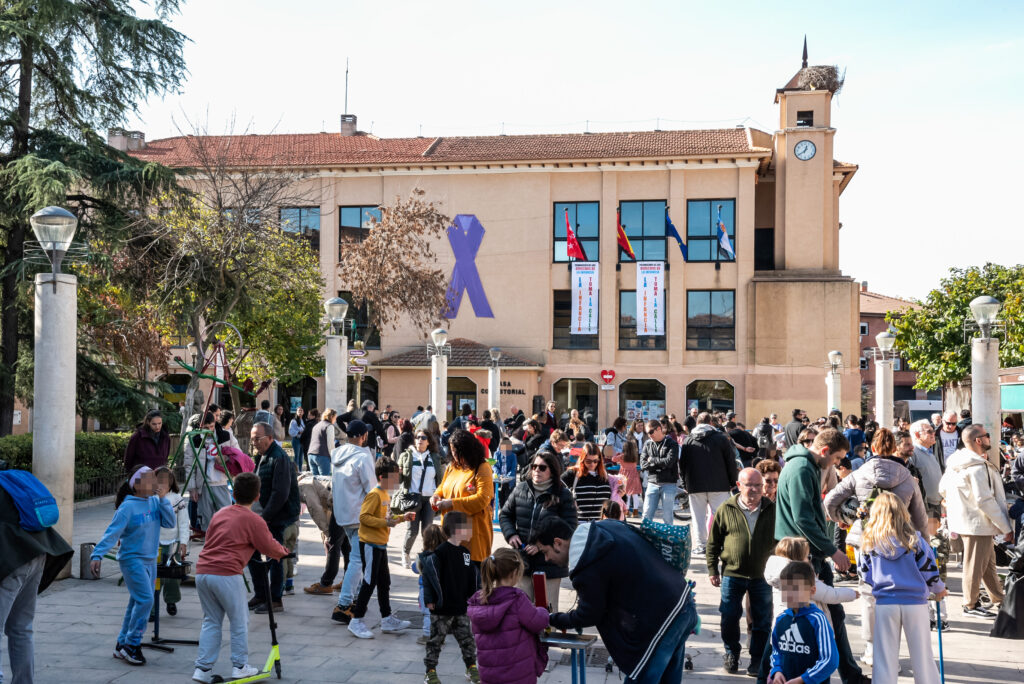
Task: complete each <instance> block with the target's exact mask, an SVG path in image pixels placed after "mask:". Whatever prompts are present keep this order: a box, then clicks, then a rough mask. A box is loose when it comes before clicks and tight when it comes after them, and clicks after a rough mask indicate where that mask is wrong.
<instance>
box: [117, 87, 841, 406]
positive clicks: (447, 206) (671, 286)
mask: <svg viewBox="0 0 1024 684" xmlns="http://www.w3.org/2000/svg"><path fill="white" fill-rule="evenodd" d="M799 75H800V74H799V73H798V74H797V76H794V78H793V79H792V80H791V81H790V82H789V83H788V84H787V85H786V86H785V87H783V88H780V89H779V90H778V91H777V93H776V102H777V104H778V109H779V126H778V129H777V130H776V131H774V132H771V133H769V132H765V131H760V130H756V129H751V128H741V127H738V128H733V129H717V130H691V131H637V132H631V133H628V132H627V133H595V134H574V135H531V136H493V137H444V138H404V139H381V138H376V137H374V136H371V135H366V134H363V133H358V132H356V130H355V121H354V117H351V116H348V117H343V118H344V119H345V120H344V121H343V126H342V132H340V133H333V134H331V133H320V134H310V135H269V136H246V137H245V139H244V143H245V144H244V147H245V148H246V156H245V157H244V160H245V161H244V163H246V164H262V165H264V166H265V167H267V168H282V169H285V168H286V169H302V170H303V171H304V172H305V173H306V175H307V178H306V179H305V180H303V181H302V182H303V183H304V184H306V186H307V189H308V190H309V192H310V194H311V196H315V197H316V198H317V200H318V201H314V202H311V203H310V204H309V205H308V206H301V207H282V208H281V210H280V211H281V220H282V225H283V226H284V227H285V229H286V230H293V231H295V232H297V233H300V234H302V235H304V236H305V237H306V238H308V239H309V240H310V242H311V244H313V245H314V247H315V248H317V249H319V252H320V261H321V267H322V269H323V273H324V277H325V280H326V282H327V292H325V296H334V295H335V294H340V295H341V296H343V297H347V298H351V293H350V292H349V291H348V289H347V283H346V279H345V274H344V273H342V272H341V270H340V268H339V258H340V256H339V249H341V248H342V247H341V244H342V242H341V241H342V238H343V236H350V237H356V238H358V236H359V235H360V234H361V231H365V230H367V228H366V225H367V218H368V217H369V216H374V215H377V216H379V211H380V209H379V207H381V206H384V207H386V206H387V205H388V204H389V203H391V202H393V201H394V200H395V198H404V197H408V196H409V195H410V193H411V192H412V191H413V190H414V189H416V188H418V189H421V190H424V191H425V192H426V195H425V198H426V199H427V200H429V201H433V202H436V203H437V204H439V205H440V207H441V209H442V211H444V212H445V213H447V214H448V215H450V216H452V217H453V218H454V227H453V229H452V230H451V231H449V235H448V236H447V238H446V239H442V241H441V243H440V244H437V245H434V251H435V252H436V253H437V254H438V255H439V267H440V268H442V269H444V270H445V271H446V272H452V271H453V270H456V271H457V272H458V277H457V278H456V280H455V284H456V285H458V286H459V287H456V291H461V290H463V289H465V294H464V295H463V296H461V303H460V305H459V306H458V308H457V311H456V312H455V313H454V315H453V316H451V318H450V320H449V322H448V324H447V328H448V330H449V333H450V337H451V338H452V344H453V357H452V361H451V364H450V367H449V374H448V375H449V379H448V403H449V405H450V409H451V410H453V411H454V410H458V407H459V406H461V405H462V404H465V403H469V404H471V405H472V406H473V407H474V409H477V410H479V409H480V408H482V407H485V406H486V405H487V399H488V397H487V395H486V390H487V366H488V363H489V362H488V360H487V357H486V356H485V355H483V354H482V352H481V350H486V349H488V348H490V347H495V346H496V347H500V348H501V349H502V350H503V356H502V360H501V361H500V362H499V363H500V365H501V367H502V382H501V400H500V406H501V408H502V410H503V412H507V411H508V410H509V408H510V407H511V406H512V405H516V406H518V407H520V408H523V409H524V410H526V411H527V412H528V413H529V412H530V411H531V410H533V408H534V407H535V406H536V405H537V404H538V403H539V402H542V401H546V400H548V399H554V400H555V401H557V402H558V403H559V405H560V408H561V410H563V411H564V410H566V409H568V408H579V409H581V410H584V409H588V408H589V409H590V412H591V413H593V414H594V419H595V420H596V421H597V422H598V423H600V424H601V425H606V424H608V423H610V422H611V420H612V419H614V417H615V416H618V415H638V416H644V417H647V416H653V417H659V416H660V415H661V413H664V412H675V413H677V414H682V413H683V412H684V411H685V410H686V408H687V407H688V406H690V405H697V406H699V407H700V408H702V409H703V408H731V409H735V410H736V411H737V412H739V414H740V415H741V417H742V418H744V419H746V420H747V422H748V423H753V422H754V421H756V420H758V419H760V418H761V417H762V416H763V415H767V414H769V413H771V412H773V411H774V412H779V413H780V414H781V413H783V412H788V411H789V410H790V409H792V408H794V407H800V408H803V409H805V410H807V411H808V412H810V413H812V414H823V413H824V412H825V411H826V408H827V407H826V393H825V375H826V371H825V364H826V359H827V354H828V352H829V351H830V350H833V349H835V350H839V351H841V352H842V353H843V356H844V359H850V360H851V362H848V363H845V364H844V368H843V370H842V379H843V389H842V407H841V408H842V409H843V411H844V412H856V411H858V410H859V406H860V374H859V373H860V371H859V369H858V368H857V365H856V364H855V363H853V362H852V360H854V359H856V358H857V357H858V356H859V355H860V351H859V347H858V344H857V342H858V337H857V334H858V323H859V321H860V315H859V302H858V286H857V284H856V283H855V282H854V281H853V280H852V279H851V278H850V277H847V276H845V275H843V274H842V273H841V272H840V270H839V228H840V223H839V199H840V195H841V194H842V192H843V190H844V188H845V187H846V185H847V184H848V183H849V182H850V180H851V178H852V177H853V175H854V173H855V172H856V170H857V167H856V165H853V164H845V163H842V162H838V161H836V160H835V159H834V158H833V153H832V149H833V138H834V136H835V134H836V130H835V129H834V128H832V126H831V121H830V117H831V104H832V94H831V93H830V92H829V91H828V90H811V89H804V88H801V87H800V86H799V85H798V83H799V81H800V79H799ZM239 138H241V137H239ZM226 142H230V143H232V144H234V145H235V147H237V148H241V147H243V145H242V144H238V143H240V142H242V141H232V140H230V139H227V138H224V137H210V138H208V139H202V140H199V141H198V144H206V145H224V144H225V143H226ZM192 144H196V141H195V139H187V138H168V139H164V140H157V141H153V142H150V143H148V144H145V145H143V146H142V147H141V148H139V149H136V150H134V151H132V154H135V155H137V156H139V157H142V158H144V159H148V160H152V161H156V162H160V163H164V164H166V165H168V166H172V167H187V166H188V165H189V161H190V159H189V151H188V150H189V145H192ZM239 159H240V160H241V159H243V158H242V157H239ZM260 160H262V161H260ZM239 163H242V162H241V161H240V162H239ZM666 215H668V216H669V217H670V218H671V221H672V223H673V224H674V225H675V227H676V229H677V230H678V232H679V234H680V236H681V238H682V240H683V241H684V242H685V243H686V246H687V250H688V259H687V260H685V261H684V259H683V256H682V254H681V251H680V248H679V246H678V245H677V243H676V240H675V239H674V238H672V237H671V236H670V234H669V233H667V232H666ZM567 217H568V218H567ZM567 220H568V221H569V222H570V224H571V225H572V226H573V230H574V232H575V233H576V235H577V236H578V240H579V243H580V246H581V248H582V249H583V251H584V252H585V253H586V256H587V259H588V260H590V261H593V262H596V263H597V275H596V279H595V285H596V288H597V292H596V300H597V301H596V303H595V304H594V311H593V314H594V315H596V318H597V325H596V334H592V335H579V334H572V331H570V329H569V325H570V320H571V317H572V306H573V305H572V303H571V302H570V296H571V292H572V283H571V282H570V280H571V277H570V274H571V263H570V259H569V257H568V256H567V236H566V221H567ZM620 221H621V224H622V227H623V230H624V232H625V233H626V235H627V236H628V237H629V240H630V243H631V246H632V248H633V250H634V253H635V256H636V259H632V258H630V257H629V256H628V255H627V254H626V253H625V252H624V251H623V250H622V249H621V248H620V246H619V243H618V240H617V228H618V223H619V222H620ZM719 223H721V228H722V229H723V230H724V232H725V233H726V234H727V235H728V237H729V243H730V246H731V248H732V250H733V253H734V255H735V256H734V257H733V256H732V255H731V254H730V253H729V252H728V251H727V250H725V249H722V248H721V246H720V245H721V242H720V240H719ZM395 258H396V259H401V258H402V252H401V250H400V249H398V248H396V252H395ZM639 261H644V262H660V263H661V264H663V267H659V268H660V269H661V270H660V274H661V277H662V279H663V283H662V284H660V285H659V286H658V287H659V288H660V290H659V291H660V294H661V307H662V312H661V315H663V316H664V324H663V327H662V328H661V329H660V331H659V334H637V316H638V309H637V304H638V302H637V299H638V298H637V294H636V291H637V288H638V278H637V268H638V266H637V262H639ZM641 281H642V277H641ZM642 287H643V286H642V285H641V288H642ZM641 308H643V307H642V306H641ZM349 315H350V317H352V318H353V320H354V323H355V331H354V332H355V335H356V336H358V338H359V339H360V340H361V341H362V342H363V343H364V345H365V347H366V348H367V349H368V356H367V358H368V360H369V362H370V363H369V367H368V368H369V370H368V372H367V373H366V375H365V376H364V377H363V378H362V379H361V385H362V391H363V394H364V396H371V397H374V398H377V399H378V402H379V403H383V404H391V405H393V406H394V407H395V408H397V409H401V410H402V411H403V412H404V415H409V412H410V411H411V409H413V408H414V407H415V406H417V405H426V404H427V403H429V399H428V394H429V382H430V365H429V358H428V356H427V351H426V344H427V342H428V334H429V331H427V330H417V329H412V328H411V327H399V328H398V329H397V330H383V331H377V330H373V329H372V327H370V326H369V325H368V321H367V312H366V311H365V310H364V311H356V310H354V309H351V308H350V314H349ZM346 330H347V331H350V334H351V332H352V327H351V326H347V327H346ZM350 346H351V345H350ZM602 374H603V375H604V377H602ZM612 374H614V378H611V376H612ZM609 378H611V379H610V380H609ZM350 387H352V385H351V383H350ZM353 389H354V388H353ZM351 395H352V390H351V389H350V393H349V396H351ZM278 396H279V398H280V399H289V400H291V398H292V397H296V396H298V397H299V401H301V402H302V403H303V404H304V405H306V406H307V407H308V406H310V405H311V404H312V405H317V406H320V407H322V402H323V396H324V392H323V380H322V378H320V379H316V382H315V384H314V382H313V380H310V381H309V382H308V383H306V384H305V385H303V386H300V387H297V388H278ZM282 403H285V402H284V401H282ZM338 408H340V407H338ZM436 408H437V407H435V409H436Z"/></svg>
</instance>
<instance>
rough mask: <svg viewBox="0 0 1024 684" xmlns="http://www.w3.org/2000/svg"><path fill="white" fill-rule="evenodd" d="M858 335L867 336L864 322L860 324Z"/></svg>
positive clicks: (866, 327)
mask: <svg viewBox="0 0 1024 684" xmlns="http://www.w3.org/2000/svg"><path fill="white" fill-rule="evenodd" d="M860 334H861V335H867V334H868V324H867V323H865V322H864V321H861V322H860Z"/></svg>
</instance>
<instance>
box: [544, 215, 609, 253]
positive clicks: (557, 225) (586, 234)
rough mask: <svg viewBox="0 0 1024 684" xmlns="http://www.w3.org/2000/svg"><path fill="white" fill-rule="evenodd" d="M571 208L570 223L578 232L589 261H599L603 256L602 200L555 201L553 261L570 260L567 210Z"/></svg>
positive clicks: (577, 238)
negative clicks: (567, 236)
mask: <svg viewBox="0 0 1024 684" xmlns="http://www.w3.org/2000/svg"><path fill="white" fill-rule="evenodd" d="M566 209H568V210H569V225H570V226H572V230H573V232H574V233H575V234H576V240H577V241H578V242H579V243H580V247H581V248H582V249H583V253H584V254H585V255H586V256H587V261H599V260H600V257H601V221H600V213H601V212H600V202H555V210H554V214H555V215H554V254H553V256H552V261H554V262H555V263H565V262H567V261H570V259H569V254H568V248H567V247H566V239H567V238H566V232H565V210H566Z"/></svg>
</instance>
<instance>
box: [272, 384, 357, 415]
mask: <svg viewBox="0 0 1024 684" xmlns="http://www.w3.org/2000/svg"><path fill="white" fill-rule="evenodd" d="M276 403H278V404H281V405H282V406H284V410H285V413H286V414H288V415H289V416H294V415H295V409H297V408H298V407H300V406H301V407H302V408H304V409H310V408H313V407H314V406H316V380H314V379H313V378H310V377H305V378H302V379H301V380H299V381H298V382H293V383H292V384H290V385H285V384H283V383H279V384H278V386H277V402H276ZM337 410H338V411H339V412H341V411H343V410H344V409H342V408H341V407H340V406H339V407H337Z"/></svg>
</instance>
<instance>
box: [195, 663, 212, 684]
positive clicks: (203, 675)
mask: <svg viewBox="0 0 1024 684" xmlns="http://www.w3.org/2000/svg"><path fill="white" fill-rule="evenodd" d="M192 681H193V682H199V684H210V683H211V682H212V681H213V670H203V669H201V668H198V667H197V668H196V671H195V672H193V673H192Z"/></svg>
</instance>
